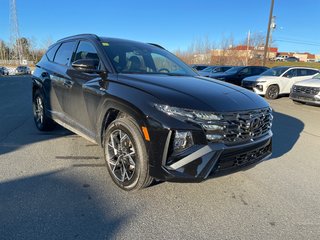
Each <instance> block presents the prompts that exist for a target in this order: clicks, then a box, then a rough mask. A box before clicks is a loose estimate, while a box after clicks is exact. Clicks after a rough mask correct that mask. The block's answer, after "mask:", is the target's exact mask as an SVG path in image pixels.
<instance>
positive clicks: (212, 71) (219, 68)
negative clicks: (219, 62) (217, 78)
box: [198, 66, 232, 77]
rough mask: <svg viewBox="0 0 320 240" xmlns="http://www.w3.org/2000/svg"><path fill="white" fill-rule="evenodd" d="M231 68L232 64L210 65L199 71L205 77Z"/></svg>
mask: <svg viewBox="0 0 320 240" xmlns="http://www.w3.org/2000/svg"><path fill="white" fill-rule="evenodd" d="M230 68H232V66H209V67H206V68H205V69H203V70H201V71H198V73H199V74H200V75H201V76H203V77H211V75H212V74H216V73H223V72H225V71H227V70H229V69H230Z"/></svg>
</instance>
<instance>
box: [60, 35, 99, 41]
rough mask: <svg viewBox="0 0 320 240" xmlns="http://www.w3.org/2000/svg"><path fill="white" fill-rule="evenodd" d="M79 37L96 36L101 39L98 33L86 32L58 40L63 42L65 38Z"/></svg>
mask: <svg viewBox="0 0 320 240" xmlns="http://www.w3.org/2000/svg"><path fill="white" fill-rule="evenodd" d="M77 37H94V38H96V39H98V40H100V38H99V37H98V36H97V35H96V34H91V33H84V34H77V35H73V36H69V37H65V38H62V39H60V40H58V41H57V42H61V41H63V40H68V39H73V38H77Z"/></svg>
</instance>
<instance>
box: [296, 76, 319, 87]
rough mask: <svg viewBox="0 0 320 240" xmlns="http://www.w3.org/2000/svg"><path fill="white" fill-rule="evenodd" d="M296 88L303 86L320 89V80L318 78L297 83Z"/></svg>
mask: <svg viewBox="0 0 320 240" xmlns="http://www.w3.org/2000/svg"><path fill="white" fill-rule="evenodd" d="M294 85H296V86H303V87H320V79H318V78H311V79H307V80H304V81H301V82H297V83H296V84H294Z"/></svg>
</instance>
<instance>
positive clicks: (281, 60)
mask: <svg viewBox="0 0 320 240" xmlns="http://www.w3.org/2000/svg"><path fill="white" fill-rule="evenodd" d="M287 58H288V56H277V57H275V58H274V60H275V61H278V62H279V61H280V62H283V61H285V60H286V59H287Z"/></svg>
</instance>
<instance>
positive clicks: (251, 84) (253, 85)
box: [242, 81, 256, 89]
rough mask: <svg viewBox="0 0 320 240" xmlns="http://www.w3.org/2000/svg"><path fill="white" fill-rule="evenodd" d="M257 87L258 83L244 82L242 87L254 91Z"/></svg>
mask: <svg viewBox="0 0 320 240" xmlns="http://www.w3.org/2000/svg"><path fill="white" fill-rule="evenodd" d="M255 86H256V83H255V82H253V81H243V82H242V87H244V88H249V89H252V88H253V87H255Z"/></svg>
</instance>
